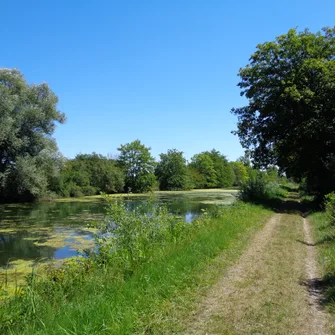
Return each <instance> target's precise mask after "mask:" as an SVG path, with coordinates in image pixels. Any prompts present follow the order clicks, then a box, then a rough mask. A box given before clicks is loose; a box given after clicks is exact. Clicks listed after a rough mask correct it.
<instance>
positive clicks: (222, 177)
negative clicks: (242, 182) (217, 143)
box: [205, 149, 235, 187]
mask: <svg viewBox="0 0 335 335" xmlns="http://www.w3.org/2000/svg"><path fill="white" fill-rule="evenodd" d="M205 153H206V154H207V155H208V156H209V157H210V158H211V159H212V161H213V163H214V169H215V172H216V176H217V184H216V187H230V186H233V183H234V180H235V175H234V171H233V168H232V166H231V165H230V164H229V162H228V160H227V158H226V157H225V156H224V155H222V154H221V153H220V152H219V151H217V150H215V149H212V150H211V151H205Z"/></svg>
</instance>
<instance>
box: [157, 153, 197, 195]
mask: <svg viewBox="0 0 335 335" xmlns="http://www.w3.org/2000/svg"><path fill="white" fill-rule="evenodd" d="M155 174H156V176H157V178H158V182H159V188H160V189H161V190H186V189H189V188H191V184H190V175H189V170H188V168H187V165H186V159H185V158H184V156H183V152H182V151H178V150H176V149H172V150H168V152H167V153H166V154H160V162H159V163H158V164H157V167H156V171H155Z"/></svg>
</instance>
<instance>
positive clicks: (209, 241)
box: [0, 203, 271, 334]
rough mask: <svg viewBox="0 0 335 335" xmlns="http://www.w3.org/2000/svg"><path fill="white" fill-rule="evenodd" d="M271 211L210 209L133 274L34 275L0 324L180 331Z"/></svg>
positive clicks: (46, 329)
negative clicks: (39, 278) (177, 238)
mask: <svg viewBox="0 0 335 335" xmlns="http://www.w3.org/2000/svg"><path fill="white" fill-rule="evenodd" d="M270 215H271V212H270V211H268V210H266V209H264V208H262V207H259V206H255V205H249V204H242V203H238V204H235V205H233V206H228V207H226V208H222V209H219V210H218V211H216V212H215V214H213V215H205V216H203V217H202V218H201V219H199V220H198V221H197V220H196V221H195V222H194V223H193V224H194V227H193V228H192V229H190V230H188V231H187V234H186V235H185V236H183V237H181V238H180V239H179V240H178V241H177V242H175V241H171V242H169V243H166V244H165V245H164V247H163V248H161V247H159V248H158V249H157V250H156V251H159V252H154V253H153V254H150V255H151V256H150V259H149V260H148V261H147V262H144V263H143V264H141V265H140V266H139V267H138V268H136V271H134V272H133V273H132V274H131V275H130V276H129V275H126V276H125V275H124V274H123V275H121V274H120V270H117V269H116V268H115V266H104V267H103V268H101V267H99V268H95V267H88V268H86V269H85V268H79V269H78V268H76V266H78V265H72V266H73V267H74V268H72V266H69V267H68V268H67V269H66V271H65V272H64V273H62V272H61V273H59V272H57V275H55V276H54V277H48V278H47V279H44V280H42V281H39V280H37V281H36V282H35V281H32V282H31V285H30V286H29V287H28V288H27V289H26V290H25V292H24V294H23V295H21V296H17V297H15V298H14V299H12V300H8V301H6V302H2V304H3V306H1V307H2V308H1V309H0V324H1V326H0V327H1V328H0V330H1V332H2V333H3V334H7V333H8V334H9V333H10V334H38V333H41V334H64V333H69V334H131V333H152V334H158V333H166V334H168V333H173V332H175V333H178V332H179V333H180V331H181V330H182V329H183V327H184V326H185V325H184V319H185V317H186V316H187V315H188V313H189V312H190V311H191V310H192V309H193V308H194V304H195V302H196V300H197V299H198V297H199V296H201V295H202V294H203V293H204V292H206V291H207V288H208V286H209V285H212V284H213V283H214V282H215V281H216V280H217V278H218V276H220V274H221V273H222V271H224V269H225V268H227V267H228V266H229V265H230V264H232V262H234V261H235V260H236V259H237V258H238V257H239V256H240V255H241V254H242V252H243V250H244V249H245V248H246V246H248V244H249V243H250V241H251V238H252V236H253V235H254V233H255V232H256V231H258V230H260V229H261V228H262V227H263V224H264V222H265V221H266V219H267V218H268V217H269V216H270ZM218 255H220V256H219V257H217V256H218ZM121 273H122V271H121ZM62 276H63V277H62Z"/></svg>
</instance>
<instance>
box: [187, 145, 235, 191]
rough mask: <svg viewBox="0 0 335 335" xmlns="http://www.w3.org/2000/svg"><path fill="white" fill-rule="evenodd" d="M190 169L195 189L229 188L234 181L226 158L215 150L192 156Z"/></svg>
mask: <svg viewBox="0 0 335 335" xmlns="http://www.w3.org/2000/svg"><path fill="white" fill-rule="evenodd" d="M190 168H191V171H193V176H194V183H195V187H196V188H211V187H230V186H232V185H233V182H234V179H235V176H234V171H233V169H232V167H231V165H230V164H229V163H228V160H227V158H226V157H225V156H224V155H222V154H221V153H220V152H219V151H217V150H215V149H213V150H211V151H204V152H201V153H200V154H196V155H194V156H193V157H192V158H191V163H190ZM196 172H197V173H198V175H197V174H196Z"/></svg>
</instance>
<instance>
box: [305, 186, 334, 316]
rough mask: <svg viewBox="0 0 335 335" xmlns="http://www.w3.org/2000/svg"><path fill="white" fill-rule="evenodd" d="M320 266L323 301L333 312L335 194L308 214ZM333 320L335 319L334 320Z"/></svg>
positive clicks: (330, 195)
mask: <svg viewBox="0 0 335 335" xmlns="http://www.w3.org/2000/svg"><path fill="white" fill-rule="evenodd" d="M309 220H310V221H311V223H312V226H313V230H314V235H315V244H316V245H317V246H318V250H319V262H320V264H321V267H322V283H321V284H322V286H323V290H324V296H325V299H324V300H323V303H324V304H325V305H326V306H327V307H328V309H329V310H330V311H332V312H333V313H334V314H335V194H334V193H330V194H328V195H327V196H326V197H325V202H324V211H323V212H315V213H313V214H312V215H310V216H309ZM334 321H335V320H334Z"/></svg>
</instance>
